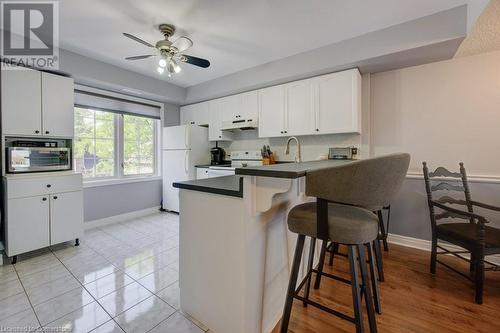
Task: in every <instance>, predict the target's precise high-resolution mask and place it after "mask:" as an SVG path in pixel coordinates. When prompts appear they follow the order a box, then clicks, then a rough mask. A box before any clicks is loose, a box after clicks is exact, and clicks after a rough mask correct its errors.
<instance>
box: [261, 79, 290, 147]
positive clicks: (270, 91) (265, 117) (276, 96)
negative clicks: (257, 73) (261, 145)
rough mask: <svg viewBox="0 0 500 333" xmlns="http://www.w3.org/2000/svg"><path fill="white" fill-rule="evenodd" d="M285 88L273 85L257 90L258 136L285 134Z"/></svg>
mask: <svg viewBox="0 0 500 333" xmlns="http://www.w3.org/2000/svg"><path fill="white" fill-rule="evenodd" d="M284 122H285V88H284V86H275V87H270V88H265V89H261V90H259V137H261V138H267V137H275V136H283V135H286V134H287V133H286V130H285V128H284V127H285V126H284Z"/></svg>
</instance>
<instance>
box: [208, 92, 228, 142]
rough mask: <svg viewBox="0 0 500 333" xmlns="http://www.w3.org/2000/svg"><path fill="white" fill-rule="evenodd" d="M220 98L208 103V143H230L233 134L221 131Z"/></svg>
mask: <svg viewBox="0 0 500 333" xmlns="http://www.w3.org/2000/svg"><path fill="white" fill-rule="evenodd" d="M222 112H223V103H222V98H219V99H214V100H212V101H210V102H208V113H209V125H208V140H209V141H231V140H233V134H232V133H230V132H228V131H221V127H222Z"/></svg>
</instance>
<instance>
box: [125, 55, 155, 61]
mask: <svg viewBox="0 0 500 333" xmlns="http://www.w3.org/2000/svg"><path fill="white" fill-rule="evenodd" d="M149 57H154V55H152V54H148V55H140V56H133V57H126V58H125V59H126V60H139V59H146V58H149Z"/></svg>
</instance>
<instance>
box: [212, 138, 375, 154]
mask: <svg viewBox="0 0 500 333" xmlns="http://www.w3.org/2000/svg"><path fill="white" fill-rule="evenodd" d="M287 139H288V137H280V138H259V137H258V132H257V130H248V131H241V132H237V133H235V137H234V141H231V142H222V141H221V142H219V147H222V148H224V149H225V150H226V153H228V154H229V153H231V151H235V150H259V149H261V148H262V146H263V145H266V146H267V145H269V146H270V147H271V150H272V151H273V152H275V153H276V157H277V160H278V161H293V159H294V157H295V154H296V151H297V150H296V147H295V143H294V142H292V143H291V147H290V155H285V149H286V141H287ZM298 139H299V141H300V144H301V148H302V160H304V161H312V160H317V159H319V158H320V155H322V154H328V148H330V147H335V146H336V147H348V146H354V147H357V148H358V149H359V150H358V158H363V157H367V156H368V149H367V148H365V147H364V146H362V145H361V135H359V134H330V135H309V136H299V137H298ZM212 146H215V143H213V145H212Z"/></svg>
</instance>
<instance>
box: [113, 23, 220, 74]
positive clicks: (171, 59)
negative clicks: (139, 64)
mask: <svg viewBox="0 0 500 333" xmlns="http://www.w3.org/2000/svg"><path fill="white" fill-rule="evenodd" d="M158 29H159V30H160V32H161V33H162V34H163V36H165V39H161V40H159V41H158V42H156V44H155V45H153V44H151V43H148V42H146V41H144V40H142V39H140V38H139V37H136V36H134V35H131V34H129V33H126V32H124V33H123V35H124V36H125V37H128V38H130V39H132V40H135V41H136V42H139V43H141V44H143V45H146V46H147V47H150V48H152V49H154V50H155V51H154V54H147V55H139V56H133V57H126V58H125V59H126V60H140V59H146V58H150V57H160V60H159V61H158V68H157V71H158V73H160V74H163V72H165V69H166V70H167V72H168V76H169V77H170V76H171V75H172V74H174V73H179V72H180V71H181V67H180V66H179V62H185V63H187V64H191V65H194V66H198V67H202V68H207V67H209V66H210V61H208V60H206V59H202V58H198V57H193V56H190V55H187V54H184V51H186V50H187V49H189V48H190V47H191V46H193V41H192V40H191V39H190V38H188V37H186V36H182V37H179V38H178V39H176V40H175V41H174V42H171V41H170V40H168V39H169V38H170V37H171V36H172V35H173V34H174V32H175V26H173V25H171V24H160V25H159V26H158Z"/></svg>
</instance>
